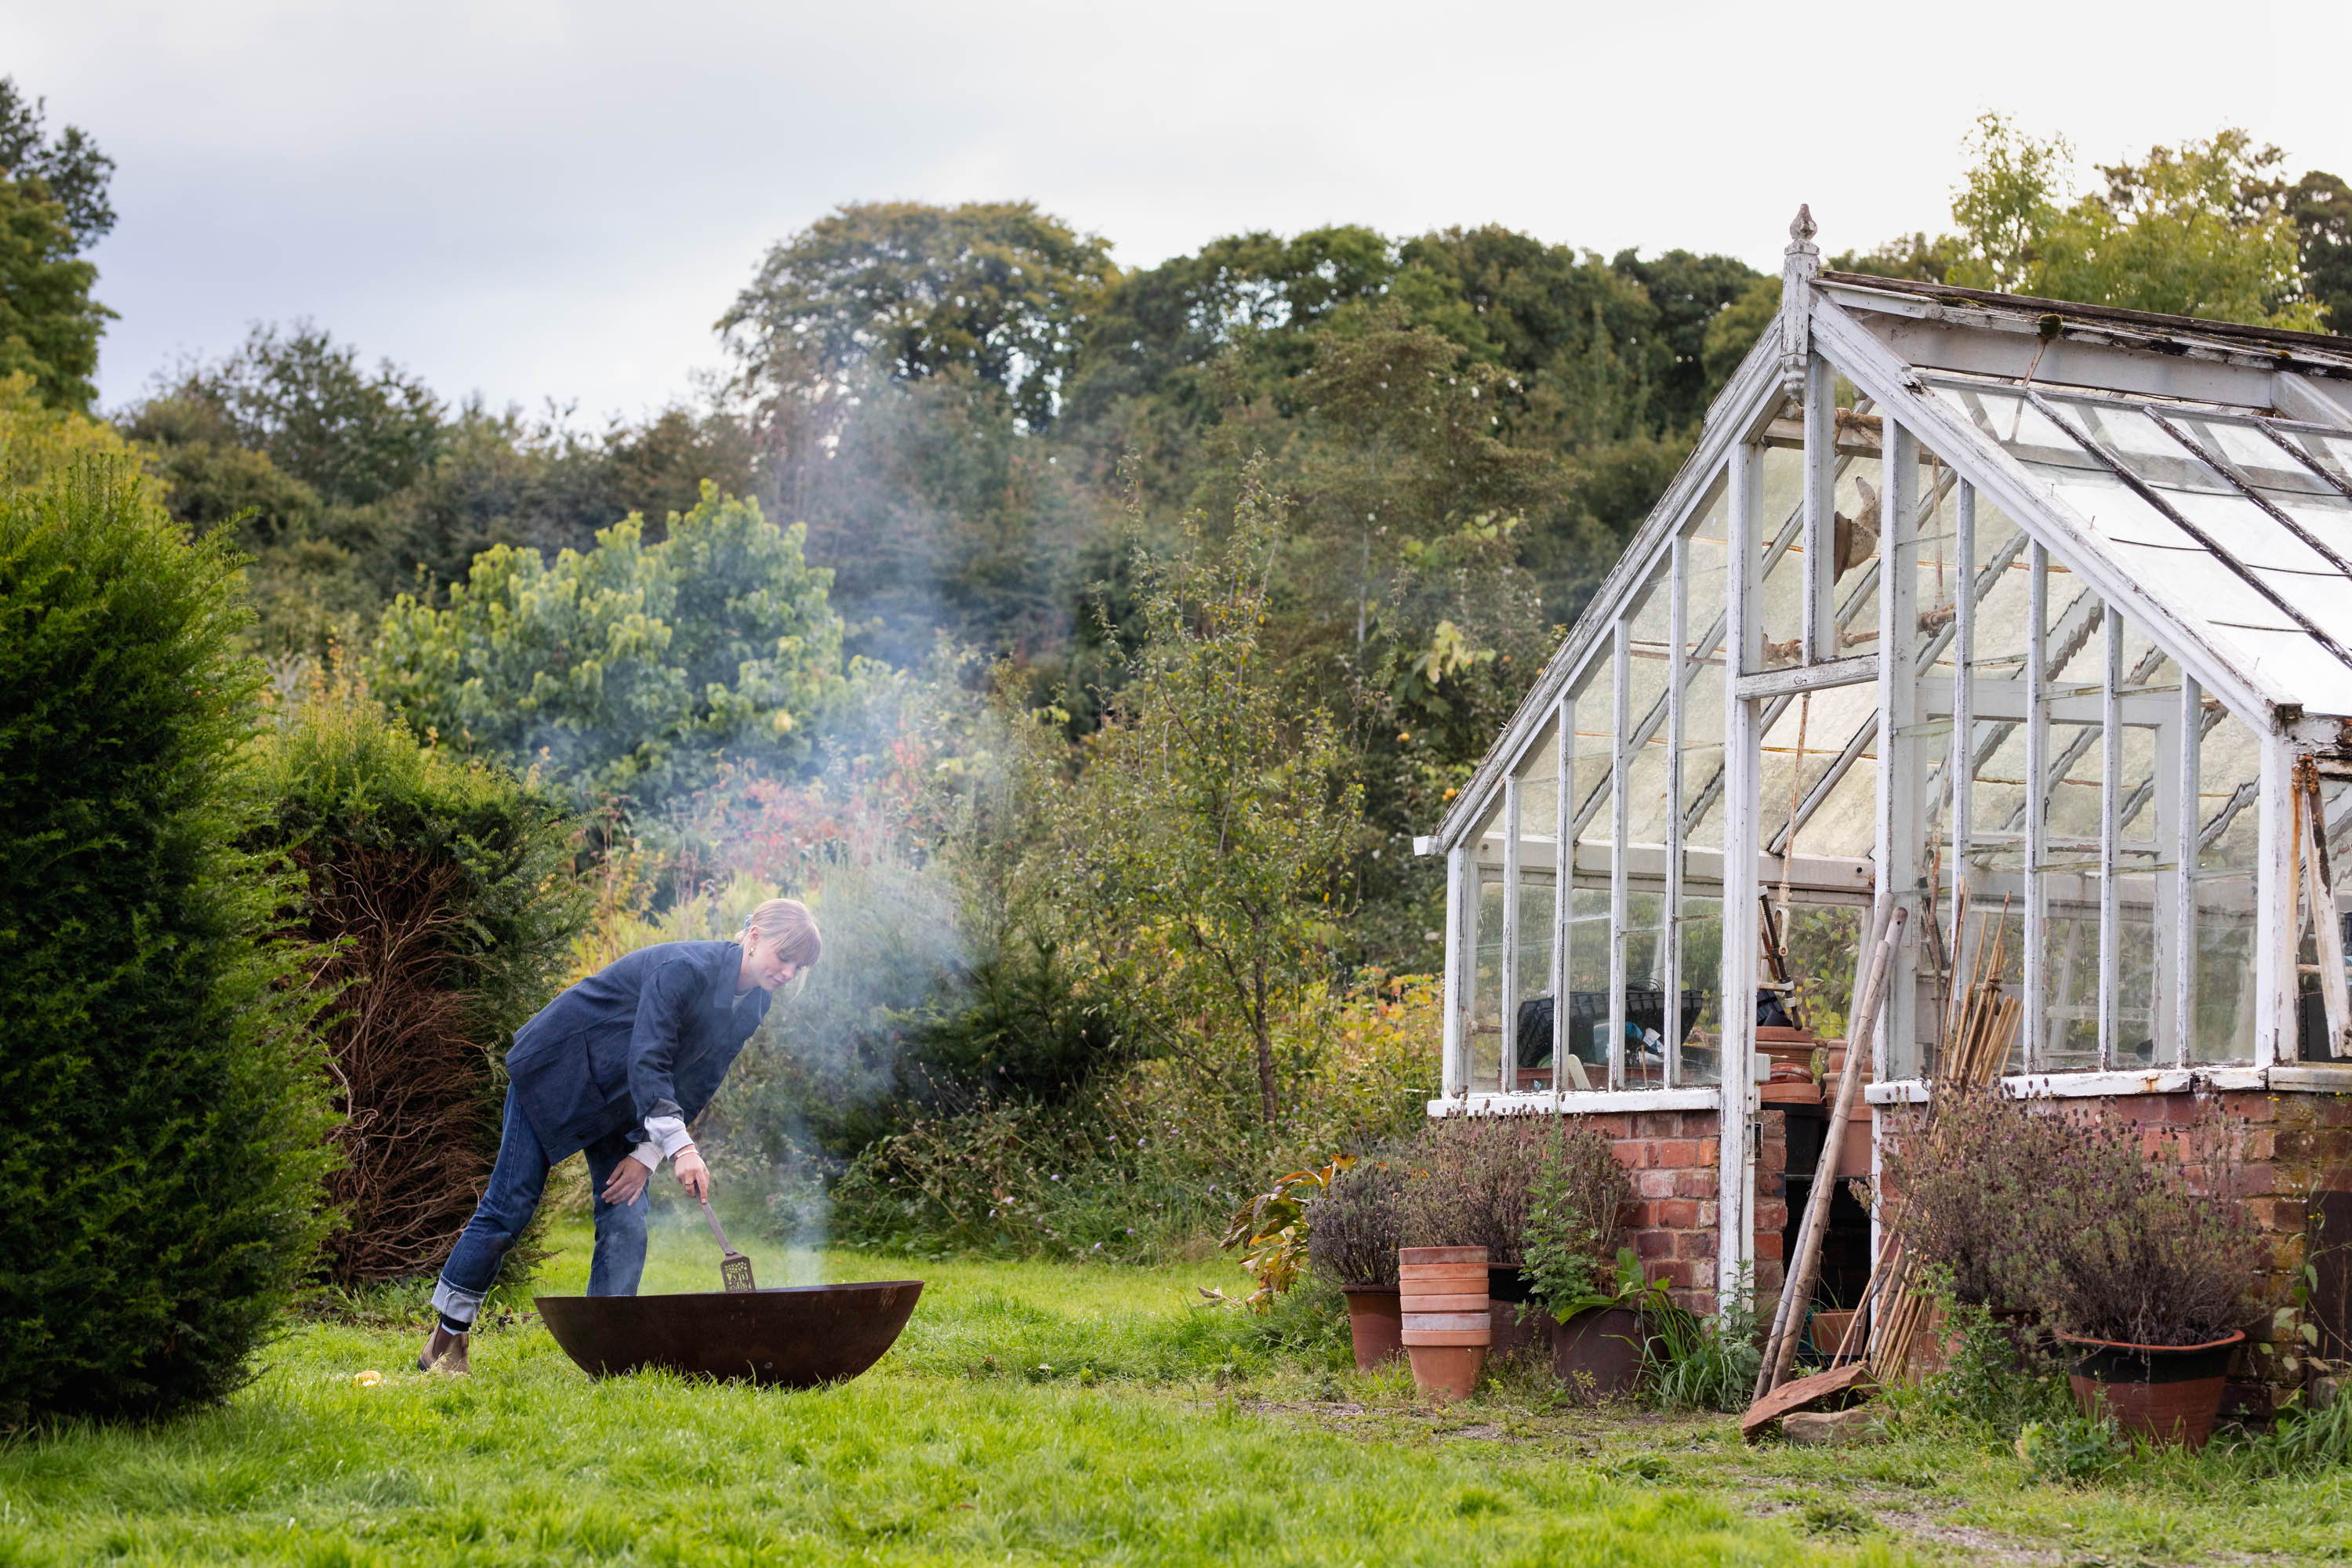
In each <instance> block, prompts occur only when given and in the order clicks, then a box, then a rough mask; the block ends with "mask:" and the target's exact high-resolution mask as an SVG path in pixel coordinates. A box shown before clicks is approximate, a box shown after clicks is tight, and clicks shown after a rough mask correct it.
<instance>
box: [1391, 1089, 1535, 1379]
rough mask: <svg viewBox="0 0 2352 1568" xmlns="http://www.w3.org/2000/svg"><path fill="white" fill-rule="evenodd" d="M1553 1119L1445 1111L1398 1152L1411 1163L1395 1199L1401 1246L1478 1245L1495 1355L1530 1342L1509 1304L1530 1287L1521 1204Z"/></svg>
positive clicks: (1528, 1326)
mask: <svg viewBox="0 0 2352 1568" xmlns="http://www.w3.org/2000/svg"><path fill="white" fill-rule="evenodd" d="M1556 1121H1557V1119H1556V1118H1554V1117H1551V1116H1548V1115H1506V1116H1449V1117H1444V1118H1441V1119H1439V1120H1436V1121H1432V1122H1430V1123H1429V1124H1428V1126H1426V1127H1425V1128H1423V1131H1422V1132H1421V1134H1420V1135H1419V1136H1418V1137H1416V1138H1415V1139H1414V1140H1413V1141H1412V1143H1411V1144H1410V1145H1409V1146H1408V1147H1407V1149H1406V1150H1405V1151H1404V1158H1405V1160H1406V1162H1407V1163H1408V1164H1409V1165H1410V1167H1411V1171H1410V1177H1409V1179H1408V1181H1407V1182H1406V1184H1405V1186H1404V1190H1403V1193H1402V1196H1401V1198H1400V1202H1399V1211H1400V1219H1401V1224H1402V1233H1403V1234H1402V1245H1404V1246H1406V1247H1485V1248H1486V1258H1487V1285H1486V1294H1487V1297H1488V1298H1489V1300H1493V1301H1495V1302H1496V1303H1498V1304H1500V1303H1508V1304H1509V1305H1498V1307H1497V1309H1496V1312H1495V1324H1494V1346H1493V1348H1494V1352H1495V1353H1496V1354H1497V1355H1503V1354H1507V1353H1508V1352H1512V1351H1515V1350H1518V1349H1521V1348H1523V1347H1525V1346H1528V1345H1532V1344H1535V1343H1536V1342H1538V1340H1539V1339H1540V1337H1541V1331H1540V1329H1539V1327H1538V1326H1537V1325H1536V1324H1533V1323H1524V1322H1522V1321H1520V1320H1519V1315H1518V1313H1517V1310H1515V1307H1516V1304H1517V1303H1519V1302H1523V1301H1525V1300H1528V1295H1529V1293H1530V1290H1531V1286H1530V1284H1529V1282H1528V1277H1527V1275H1526V1273H1525V1272H1524V1270H1523V1268H1522V1265H1523V1263H1524V1258H1523V1257H1522V1254H1521V1247H1522V1241H1521V1236H1522V1233H1523V1232H1524V1231H1525V1229H1526V1228H1527V1217H1528V1197H1529V1193H1530V1191H1531V1189H1532V1187H1533V1186H1534V1184H1535V1178H1536V1173H1537V1172H1538V1169H1540V1168H1541V1166H1542V1163H1543V1157H1544V1148H1545V1143H1546V1141H1547V1139H1548V1137H1549V1133H1550V1132H1551V1131H1552V1130H1553V1128H1554V1125H1555V1123H1556Z"/></svg>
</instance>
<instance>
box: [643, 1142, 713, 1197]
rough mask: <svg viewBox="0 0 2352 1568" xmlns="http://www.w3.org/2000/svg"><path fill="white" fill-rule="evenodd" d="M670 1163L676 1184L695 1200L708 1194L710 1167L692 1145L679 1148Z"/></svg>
mask: <svg viewBox="0 0 2352 1568" xmlns="http://www.w3.org/2000/svg"><path fill="white" fill-rule="evenodd" d="M632 1163H635V1162H632ZM671 1164H672V1165H673V1166H674V1167H675V1168H676V1170H677V1184H678V1185H679V1186H681V1187H684V1188H685V1189H686V1190H687V1191H688V1192H689V1193H692V1194H694V1196H695V1201H696V1202H698V1203H699V1202H701V1201H703V1200H704V1199H707V1198H709V1196H710V1167H709V1166H708V1165H706V1164H704V1163H702V1156H701V1155H699V1154H698V1153H696V1152H694V1145H692V1144H691V1143H689V1144H688V1145H687V1146H686V1147H685V1148H683V1149H680V1150H679V1151H678V1152H677V1158H676V1159H675V1160H673V1161H672V1162H671ZM638 1185H639V1186H643V1185H644V1183H642V1182H640V1183H638Z"/></svg>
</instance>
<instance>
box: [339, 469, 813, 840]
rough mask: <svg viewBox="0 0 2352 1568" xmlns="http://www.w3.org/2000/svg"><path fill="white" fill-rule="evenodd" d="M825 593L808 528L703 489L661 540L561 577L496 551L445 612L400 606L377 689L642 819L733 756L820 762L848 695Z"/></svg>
mask: <svg viewBox="0 0 2352 1568" xmlns="http://www.w3.org/2000/svg"><path fill="white" fill-rule="evenodd" d="M826 584H827V574H825V573H824V572H823V571H820V570H816V569H813V568H811V567H810V566H809V565H808V564H807V563H806V562H805V561H804V560H803V557H802V554H801V535H800V531H799V530H797V529H793V530H778V529H777V528H775V527H773V526H772V525H771V524H770V523H769V522H768V521H766V520H765V519H764V518H762V517H761V514H760V509H759V507H758V506H757V505H756V504H755V503H753V502H751V501H743V500H725V499H722V498H721V497H720V496H719V494H718V492H717V489H715V488H714V487H710V486H705V487H704V489H703V492H702V499H701V500H700V501H699V502H698V504H697V505H696V506H695V508H694V509H693V510H691V511H688V512H687V513H685V514H683V515H673V516H672V517H671V518H670V520H669V524H668V537H667V538H666V539H664V540H662V541H661V542H658V543H651V544H649V543H647V542H646V539H645V525H644V523H643V521H642V520H640V519H638V518H635V517H631V518H627V519H625V520H623V521H620V522H618V523H615V524H614V525H613V526H612V527H611V528H608V529H605V530H604V531H602V532H600V533H599V534H598V535H597V543H596V547H595V548H594V549H593V550H591V551H588V552H584V553H583V552H577V551H570V550H567V551H564V552H562V554H560V555H558V556H557V557H556V559H555V561H554V563H553V564H550V563H548V562H547V561H546V560H545V559H544V558H543V557H541V555H540V554H539V552H536V551H530V550H516V549H511V548H509V547H506V546H503V545H502V546H499V547H498V548H496V549H493V550H490V551H488V552H485V553H484V554H482V555H481V556H480V557H479V558H478V559H477V560H476V562H475V563H474V568H473V571H472V573H471V574H469V575H468V578H467V582H465V583H464V584H452V585H451V586H450V588H449V592H448V599H447V604H446V607H436V606H435V605H430V604H427V603H425V602H422V601H420V600H417V599H415V598H412V597H410V596H408V595H402V596H401V597H400V598H399V599H398V600H396V601H395V602H394V605H393V606H392V607H391V608H390V609H389V610H387V611H386V612H385V613H384V616H383V626H382V628H381V629H380V631H379V633H378V636H377V639H376V646H375V651H374V657H373V662H372V665H371V670H372V680H373V686H374V689H375V690H376V691H377V692H378V693H379V694H380V695H382V696H383V698H384V699H385V700H387V701H388V702H390V703H391V704H392V705H393V707H394V710H396V711H398V712H399V713H400V714H401V715H402V717H404V719H405V720H406V721H408V722H409V724H410V725H411V726H413V727H414V728H415V729H416V730H417V731H419V732H421V733H427V734H432V735H437V736H439V737H440V738H441V740H442V741H444V742H448V743H453V744H457V745H460V746H463V747H465V748H467V749H468V750H472V751H477V752H484V753H487V754H488V755H491V756H495V757H499V758H501V759H504V760H507V761H509V762H511V763H513V764H514V765H515V766H517V767H520V768H533V767H538V768H543V769H544V770H545V771H546V773H547V774H548V776H549V777H550V778H551V780H553V781H555V782H558V783H560V784H562V785H564V786H565V787H567V788H569V789H571V790H572V791H573V792H575V793H576V794H577V795H581V796H583V797H595V796H600V795H611V796H615V797H619V798H621V799H623V800H625V801H627V802H629V803H631V804H632V805H635V807H637V808H639V809H643V808H645V807H647V806H651V805H657V804H659V803H661V802H664V801H667V800H669V799H672V798H675V797H678V796H680V795H683V794H684V793H685V792H687V791H689V790H692V789H695V788H698V787H700V786H701V785H703V784H707V783H709V781H710V780H711V779H713V778H714V777H715V776H716V773H717V768H718V759H719V755H720V754H721V753H724V754H725V755H727V756H730V757H732V758H734V759H737V760H739V761H742V762H747V763H756V764H761V765H764V766H768V767H772V768H791V767H793V766H795V765H797V764H799V763H803V761H805V760H806V759H807V758H808V756H809V754H810V748H811V746H812V744H813V743H814V731H815V730H816V728H817V725H818V723H819V721H821V720H822V719H823V717H824V714H825V713H826V712H827V710H829V709H830V708H831V706H832V705H833V704H834V703H835V702H836V701H837V700H839V699H840V697H841V694H842V692H843V689H844V684H843V683H844V675H843V669H842V663H841V635H842V627H841V621H840V618H839V617H838V616H835V614H834V613H833V610H832V607H831V605H829V604H828V603H827V601H826V596H825V590H826Z"/></svg>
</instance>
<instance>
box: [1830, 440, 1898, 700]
mask: <svg viewBox="0 0 2352 1568" xmlns="http://www.w3.org/2000/svg"><path fill="white" fill-rule="evenodd" d="M1881 467H1882V463H1881V460H1880V459H1879V458H1863V457H1841V458H1839V459H1838V461H1837V483H1836V486H1835V489H1834V494H1835V498H1836V509H1835V511H1834V513H1833V515H1832V519H1831V528H1832V551H1833V553H1832V558H1831V573H1832V578H1831V587H1830V604H1831V606H1832V610H1833V613H1834V614H1835V615H1836V616H1837V636H1836V637H1835V638H1833V639H1832V653H1833V654H1849V653H1864V652H1867V651H1868V650H1869V649H1871V648H1873V647H1877V646H1878V540H1879V536H1880V534H1881V533H1882V532H1884V531H1885V530H1884V526H1883V524H1884V521H1885V520H1884V517H1883V515H1882V511H1881V507H1880V502H1881V500H1882V499H1883V498H1884V496H1885V480H1884V478H1883V476H1882V475H1881V473H1880V468H1881Z"/></svg>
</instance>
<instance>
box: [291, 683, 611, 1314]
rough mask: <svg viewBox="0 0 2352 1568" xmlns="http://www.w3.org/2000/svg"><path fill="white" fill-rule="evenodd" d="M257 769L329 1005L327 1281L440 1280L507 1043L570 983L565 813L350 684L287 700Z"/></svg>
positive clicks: (481, 1148)
mask: <svg viewBox="0 0 2352 1568" xmlns="http://www.w3.org/2000/svg"><path fill="white" fill-rule="evenodd" d="M257 773H258V782H259V784H260V786H261V789H262V791H263V792H264V794H265V795H266V797H267V799H268V802H269V805H268V812H267V816H266V817H265V820H264V821H263V822H262V824H261V825H260V826H259V827H258V829H257V842H258V843H259V844H262V845H266V846H268V847H273V848H277V849H279V850H282V851H283V852H284V853H285V854H286V855H287V856H288V858H289V859H291V861H292V862H293V863H294V865H295V866H296V867H297V868H299V872H300V874H301V876H302V878H303V881H304V889H303V900H302V904H301V910H302V921H303V925H304V928H305V933H306V934H307V935H308V936H309V937H310V938H311V939H312V941H313V942H315V943H316V944H317V945H316V948H315V950H314V951H315V952H316V953H317V955H318V956H317V959H316V961H315V965H314V969H313V983H314V984H315V986H316V987H317V988H318V990H319V991H320V994H322V995H330V996H333V997H334V998H335V1002H334V1005H333V1011H332V1014H331V1017H330V1019H329V1021H328V1024H327V1027H326V1037H327V1045H328V1052H329V1063H330V1069H331V1074H332V1079H333V1095H334V1105H335V1109H336V1110H338V1111H339V1112H341V1116H342V1121H341V1125H340V1126H339V1127H338V1128H337V1129H336V1131H335V1133H334V1142H335V1145H336V1148H337V1150H338V1151H339V1152H340V1154H341V1161H340V1163H338V1166H337V1168H336V1170H335V1171H334V1173H332V1174H331V1176H330V1177H329V1178H328V1185H327V1194H328V1198H329V1201H330V1203H331V1205H332V1206H333V1208H334V1209H335V1210H336V1212H337V1215H338V1228H337V1231H336V1233H335V1235H334V1236H333V1237H331V1238H330V1240H329V1241H328V1243H327V1248H326V1253H325V1256H324V1258H323V1264H322V1267H323V1270H324V1273H325V1274H326V1277H327V1278H328V1279H330V1280H331V1281H332V1282H333V1283H335V1284H338V1285H342V1286H354V1285H362V1284H365V1283H368V1282H370V1281H373V1280H382V1279H401V1278H405V1277H411V1276H415V1275H424V1274H431V1273H434V1272H436V1271H437V1270H438V1269H439V1268H440V1267H441V1264H442V1262H443V1261H444V1260H445V1259H446V1258H447V1256H448V1253H449V1248H450V1247H451V1245H452V1244H453V1243H454V1242H455V1241H456V1240H457V1232H458V1231H459V1230H460V1229H462V1228H463V1227H464V1226H465V1223H466V1219H467V1215H470V1214H471V1213H472V1212H473V1208H474V1204H475V1202H476V1201H477V1200H478V1198H479V1197H480V1196H481V1191H482V1184H483V1181H484V1180H485V1178H487V1177H488V1174H489V1168H490V1163H491V1162H492V1160H493V1159H494V1158H495V1157H496V1155H497V1152H498V1143H499V1121H500V1114H501V1111H502V1110H503V1106H504V1100H505V1092H506V1074H505V1060H506V1047H507V1043H508V1040H509V1037H511V1036H512V1035H513V1033H514V1031H515V1029H516V1028H517V1027H519V1026H520V1025H521V1024H522V1022H523V1021H524V1020H525V1019H527V1018H529V1017H530V1016H531V1015H532V1014H533V1013H535V1012H537V1011H538V1010H539V1008H540V1007H541V1006H542V1005H545V1003H546V1002H547V1000H548V998H549V997H551V996H552V995H553V994H555V993H556V991H558V990H559V989H561V987H562V977H563V969H564V966H565V963H566V960H567V958H568V956H569V952H570V946H571V942H572V937H573V936H574V935H576V934H577V933H578V932H579V931H582V930H583V928H584V927H585V926H586V924H587V921H588V900H587V898H586V896H585V892H584V889H583V888H582V886H581V885H580V882H579V880H578V879H577V878H575V877H574V876H573V874H572V855H571V843H572V816H571V815H570V813H569V812H568V811H567V810H566V809H565V808H564V806H563V805H562V804H561V803H560V802H558V801H557V800H556V799H555V798H554V797H553V796H551V795H547V794H545V793H543V792H541V790H539V789H537V788H535V787H533V786H532V785H530V784H526V783H524V782H523V781H521V780H519V779H517V778H516V777H515V776H514V775H513V774H512V773H509V772H507V771H506V770H505V769H504V768H502V767H497V766H493V765H489V764H485V763H476V762H470V761H467V760H466V759H464V758H461V757H457V756H453V755H451V754H450V753H448V752H445V751H442V750H439V749H437V748H434V747H427V746H423V745H419V744H418V743H417V742H416V740H415V737H414V736H412V735H411V734H410V733H409V732H408V731H407V729H406V728H405V727H404V726H402V725H399V724H397V723H395V722H394V721H392V720H391V718H390V717H389V716H388V715H386V713H385V712H384V711H383V709H382V708H381V707H379V706H378V705H377V704H376V703H375V702H373V700H369V699H368V698H367V697H366V696H365V695H364V694H363V693H361V692H355V691H351V690H344V689H317V690H314V691H312V692H310V694H309V695H308V696H307V697H306V698H305V699H303V700H300V701H299V702H296V703H294V704H292V705H290V706H289V708H288V709H287V710H286V711H285V713H284V715H283V722H281V724H280V725H279V726H278V729H277V730H276V731H274V732H273V733H272V734H271V735H270V736H269V737H268V740H267V742H265V743H264V745H263V747H262V749H261V761H260V765H259V768H258V770H257ZM529 1257H530V1254H529V1252H528V1251H525V1252H523V1253H521V1254H520V1255H517V1256H515V1257H514V1258H511V1259H510V1262H509V1268H508V1270H507V1273H506V1276H505V1279H506V1282H507V1283H508V1284H509V1285H512V1284H513V1283H514V1282H515V1281H516V1280H517V1279H520V1273H521V1271H520V1269H518V1268H516V1267H515V1266H514V1265H515V1264H517V1263H520V1262H522V1261H525V1260H527V1259H528V1258H529Z"/></svg>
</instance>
